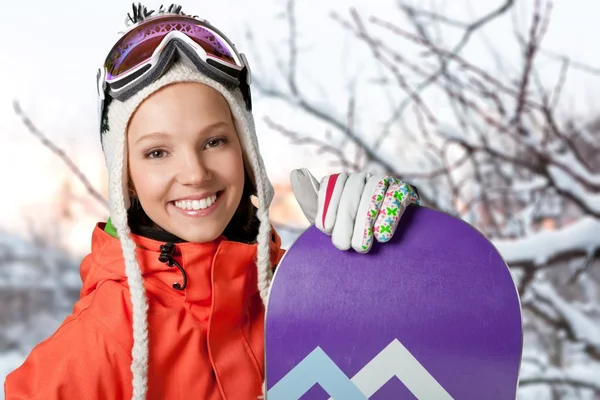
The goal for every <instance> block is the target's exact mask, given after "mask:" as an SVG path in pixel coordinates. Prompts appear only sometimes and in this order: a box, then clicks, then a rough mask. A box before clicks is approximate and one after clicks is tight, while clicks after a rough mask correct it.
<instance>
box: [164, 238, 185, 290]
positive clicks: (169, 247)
mask: <svg viewBox="0 0 600 400" xmlns="http://www.w3.org/2000/svg"><path fill="white" fill-rule="evenodd" d="M174 252H175V244H174V243H171V242H167V243H165V244H161V245H160V255H159V256H158V261H160V262H162V263H165V264H167V265H168V266H169V267H172V266H174V265H175V266H177V268H178V269H179V271H180V272H181V275H182V276H183V285H181V284H179V282H175V283H173V289H175V290H183V289H185V287H186V286H187V274H186V273H185V270H184V269H183V267H182V266H181V265H180V264H179V263H178V262H177V261H175V259H174V258H173V257H172V256H173V253H174Z"/></svg>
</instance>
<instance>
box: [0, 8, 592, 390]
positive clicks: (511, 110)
mask: <svg viewBox="0 0 600 400" xmlns="http://www.w3.org/2000/svg"><path fill="white" fill-rule="evenodd" d="M180 4H181V5H182V6H183V10H184V11H186V12H188V13H192V14H198V15H201V16H203V17H205V18H207V19H208V20H210V21H211V22H212V23H214V24H215V25H217V26H218V27H219V28H220V29H222V30H223V31H224V32H227V33H228V35H230V36H231V38H232V39H233V41H234V42H235V43H236V44H237V46H238V48H240V49H242V50H243V51H244V52H245V53H246V54H247V55H248V58H249V59H250V62H251V65H252V67H253V71H254V76H255V82H254V97H255V99H256V106H255V110H256V111H255V115H256V119H257V123H258V127H259V135H260V142H261V148H262V151H263V155H264V157H265V160H266V163H267V167H268V169H269V173H270V176H271V178H272V180H273V182H274V184H275V186H276V191H277V197H276V200H275V202H274V204H273V208H272V215H273V221H274V223H275V224H276V225H277V226H279V227H280V228H281V230H282V232H283V235H284V239H285V244H286V246H289V244H290V243H291V242H292V241H293V239H294V238H295V237H296V235H297V234H298V233H299V232H301V230H302V228H304V227H305V226H306V223H305V221H304V219H303V217H302V216H301V214H300V212H299V208H298V207H297V206H296V204H295V201H294V199H293V196H292V195H291V191H290V189H289V185H288V175H289V172H290V171H291V169H293V168H297V167H301V166H308V167H310V168H311V169H312V170H313V172H314V174H315V175H317V176H322V175H324V174H327V173H332V172H335V171H339V170H340V169H344V170H364V169H368V170H371V171H386V172H388V173H390V174H393V175H396V176H398V177H401V178H403V179H405V180H407V181H409V182H411V183H414V184H415V185H417V186H418V188H419V190H420V193H421V195H422V198H423V203H424V204H425V205H427V206H430V207H434V208H437V209H440V210H444V211H447V212H449V213H452V214H454V215H457V216H459V217H461V218H463V219H465V220H466V221H468V222H470V223H472V224H473V225H475V226H476V227H478V228H479V229H481V230H482V231H483V232H484V233H485V234H486V235H488V237H489V238H490V239H491V240H492V241H493V242H494V243H495V244H496V245H497V246H498V248H499V249H500V251H501V252H502V253H503V255H504V257H505V258H506V260H507V261H508V263H509V264H510V267H511V270H512V271H513V273H514V278H515V281H516V283H517V286H518V289H519V292H520V294H521V298H522V305H523V308H524V324H525V330H526V332H525V350H524V359H523V366H522V376H521V383H520V391H519V398H521V399H556V400H558V399H565V400H566V399H581V400H588V399H600V267H599V264H600V261H599V259H600V250H599V249H600V155H599V150H600V116H599V114H598V109H597V104H600V79H599V78H600V52H599V51H597V48H598V46H597V38H598V37H599V36H600V26H599V24H598V20H597V16H598V15H599V13H600V3H598V2H594V1H591V0H571V1H564V0H561V1H558V0H555V1H554V2H553V1H550V0H514V1H510V0H508V1H503V0H477V1H475V0H472V1H469V0H452V1H443V0H437V1H435V0H419V1H417V0H412V1H411V0H407V1H396V0H352V1H348V0H339V1H335V0H302V1H296V2H294V1H293V0H259V1H253V2H246V1H244V0H220V1H218V2H195V1H191V0H186V1H181V2H180ZM147 5H148V6H150V7H151V8H157V7H158V6H159V5H160V3H159V2H157V1H150V2H148V3H147ZM130 9H131V5H130V2H129V1H125V0H105V1H102V2H89V1H86V2H81V1H76V0H56V1H53V2H45V1H41V0H32V1H28V2H8V3H7V4H5V5H4V6H3V15H4V18H3V20H2V21H3V22H2V24H0V51H1V54H2V55H1V60H2V62H1V63H0V73H1V75H0V76H1V77H2V90H1V91H0V134H1V136H0V138H1V139H0V140H1V145H2V149H3V151H4V153H3V155H4V156H3V157H0V170H1V171H2V175H1V176H2V182H1V183H2V186H1V188H2V189H1V191H2V196H0V202H1V203H0V204H1V206H0V230H1V232H0V379H2V381H3V380H4V376H5V375H6V374H7V373H8V372H10V371H11V370H12V369H14V368H16V367H17V366H18V365H20V363H21V362H22V361H23V359H24V357H25V356H26V355H27V353H28V352H29V351H30V350H31V349H32V347H33V346H34V345H35V344H36V343H38V342H39V341H41V340H43V339H44V338H46V337H47V336H49V335H50V334H52V332H53V331H54V330H55V329H56V327H57V326H58V325H59V324H60V322H61V321H62V320H63V318H64V317H65V316H66V315H67V314H68V313H69V312H70V311H71V308H72V306H73V303H74V302H75V301H76V300H77V298H78V291H79V287H80V280H79V275H78V266H79V262H80V260H81V259H82V257H83V256H84V255H85V254H86V252H87V251H88V250H89V244H90V236H91V232H92V228H93V226H94V223H95V222H96V221H101V220H105V219H106V217H107V209H106V200H105V199H106V171H105V169H104V163H103V158H102V153H101V149H100V142H99V133H98V131H97V121H96V88H95V79H94V78H95V76H96V70H97V67H98V66H99V64H100V63H101V61H102V58H103V56H104V55H105V52H106V51H107V50H108V48H109V47H110V46H111V45H112V43H113V41H114V40H115V39H116V37H117V32H118V31H120V30H122V29H123V28H124V20H125V16H126V13H127V12H129V11H130ZM49 367H51V366H49ZM1 398H2V395H1V394H0V399H1Z"/></svg>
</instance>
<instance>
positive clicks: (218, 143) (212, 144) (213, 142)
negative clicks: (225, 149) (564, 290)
mask: <svg viewBox="0 0 600 400" xmlns="http://www.w3.org/2000/svg"><path fill="white" fill-rule="evenodd" d="M224 143H226V140H225V139H223V138H219V139H211V140H209V141H208V142H206V147H208V148H213V147H219V146H221V145H222V144H224Z"/></svg>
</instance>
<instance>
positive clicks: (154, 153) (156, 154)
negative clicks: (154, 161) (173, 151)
mask: <svg viewBox="0 0 600 400" xmlns="http://www.w3.org/2000/svg"><path fill="white" fill-rule="evenodd" d="M165 154H166V151H164V150H152V151H149V152H148V153H146V157H147V158H163V157H164V156H165Z"/></svg>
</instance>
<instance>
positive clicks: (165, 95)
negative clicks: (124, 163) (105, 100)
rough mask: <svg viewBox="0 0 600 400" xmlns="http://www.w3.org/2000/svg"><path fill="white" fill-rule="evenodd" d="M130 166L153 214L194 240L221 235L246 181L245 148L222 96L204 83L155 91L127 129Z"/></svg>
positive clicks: (139, 192)
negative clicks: (242, 147) (243, 149)
mask: <svg viewBox="0 0 600 400" xmlns="http://www.w3.org/2000/svg"><path fill="white" fill-rule="evenodd" d="M127 145H128V162H129V173H130V176H131V181H132V183H133V186H134V189H135V193H136V197H137V198H138V200H139V202H140V204H141V206H142V208H143V209H144V211H145V213H146V214H147V215H148V217H150V219H151V220H152V221H153V222H154V223H156V224H157V225H159V226H160V227H161V228H163V229H165V230H166V231H168V232H170V233H172V234H174V235H176V236H178V237H180V238H181V239H184V240H187V241H190V242H200V243H202V242H209V241H211V240H214V239H216V238H217V237H219V236H220V235H221V234H222V233H223V231H224V230H225V227H226V226H227V224H228V223H229V221H230V220H231V218H232V217H233V215H234V213H235V211H236V209H237V207H238V205H239V204H240V200H241V198H242V192H243V189H244V162H243V158H242V149H241V145H240V142H239V140H238V137H237V133H236V130H235V127H234V124H233V119H232V116H231V111H230V109H229V106H228V104H227V101H226V100H225V98H224V97H223V96H222V95H221V94H220V93H219V92H218V91H216V90H215V89H213V88H211V87H209V86H207V85H203V84H200V83H175V84H172V85H169V86H166V87H164V88H162V89H160V90H158V91H157V92H155V93H153V94H152V95H151V96H149V97H148V98H147V99H146V100H144V101H143V102H142V104H141V105H140V106H139V108H138V109H137V110H136V112H135V113H134V114H133V116H132V118H131V120H130V123H129V126H128V130H127Z"/></svg>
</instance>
